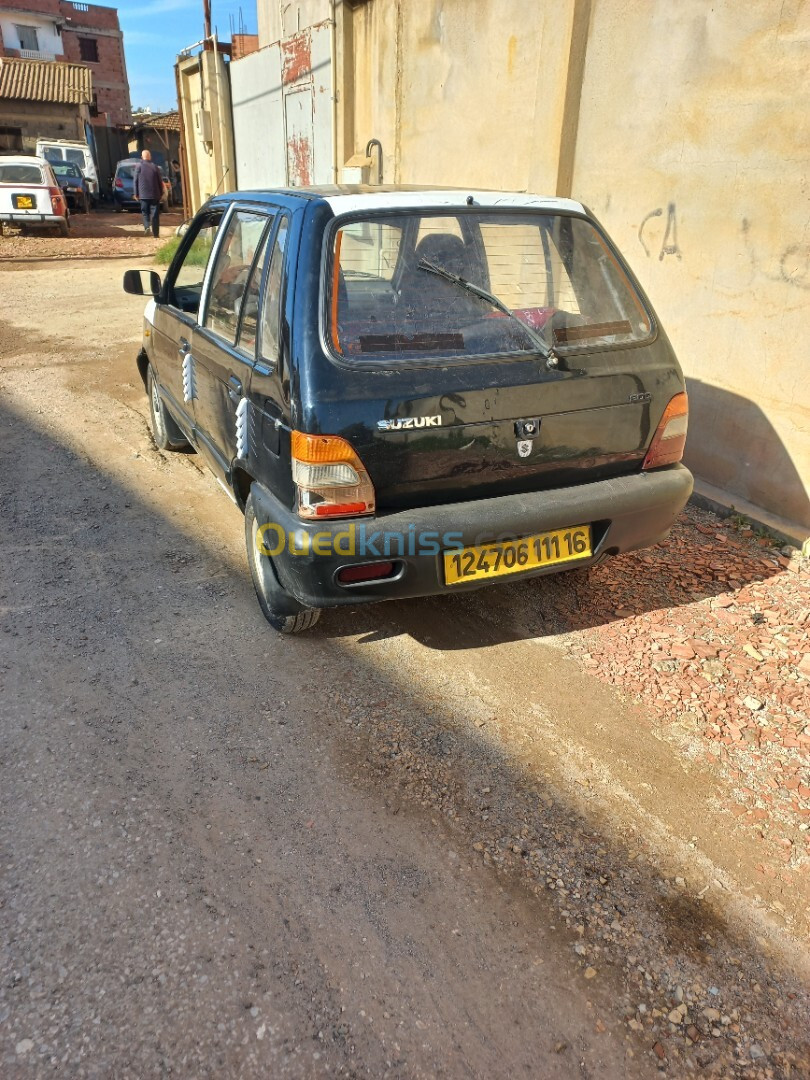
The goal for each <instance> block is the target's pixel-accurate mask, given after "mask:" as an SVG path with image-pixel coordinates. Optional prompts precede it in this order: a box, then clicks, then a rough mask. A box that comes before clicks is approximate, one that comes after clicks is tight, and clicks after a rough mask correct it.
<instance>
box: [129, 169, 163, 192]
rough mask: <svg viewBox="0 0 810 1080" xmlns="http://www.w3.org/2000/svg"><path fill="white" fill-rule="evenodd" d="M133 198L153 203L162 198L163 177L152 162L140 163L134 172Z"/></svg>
mask: <svg viewBox="0 0 810 1080" xmlns="http://www.w3.org/2000/svg"><path fill="white" fill-rule="evenodd" d="M135 198H136V199H154V201H155V202H160V200H161V199H162V198H163V177H162V176H161V172H160V169H159V168H158V167H157V165H155V163H154V161H142V162H141V163H140V165H139V166H138V168H137V169H136V170H135Z"/></svg>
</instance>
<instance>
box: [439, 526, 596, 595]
mask: <svg viewBox="0 0 810 1080" xmlns="http://www.w3.org/2000/svg"><path fill="white" fill-rule="evenodd" d="M592 554H593V552H592V550H591V527H590V525H575V526H573V527H572V528H570V529H556V530H555V531H554V532H546V533H537V535H536V536H525V537H524V538H523V539H522V540H502V541H501V542H500V543H498V544H482V545H481V547H468V548H462V549H461V550H460V551H445V552H444V581H445V584H446V585H461V584H463V583H464V582H465V581H480V579H481V578H495V577H504V576H505V575H507V574H519V573H521V572H522V571H524V570H536V569H538V568H540V567H543V566H554V565H555V564H556V563H566V562H576V561H577V560H578V559H587V558H589V557H590V556H591V555H592Z"/></svg>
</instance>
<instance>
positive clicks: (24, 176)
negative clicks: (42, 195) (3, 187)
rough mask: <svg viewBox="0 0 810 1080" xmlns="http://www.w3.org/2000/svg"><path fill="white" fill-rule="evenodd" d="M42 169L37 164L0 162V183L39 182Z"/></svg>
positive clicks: (40, 181)
mask: <svg viewBox="0 0 810 1080" xmlns="http://www.w3.org/2000/svg"><path fill="white" fill-rule="evenodd" d="M41 183H42V169H40V168H39V166H38V165H14V164H12V163H8V164H6V165H3V164H0V184H41Z"/></svg>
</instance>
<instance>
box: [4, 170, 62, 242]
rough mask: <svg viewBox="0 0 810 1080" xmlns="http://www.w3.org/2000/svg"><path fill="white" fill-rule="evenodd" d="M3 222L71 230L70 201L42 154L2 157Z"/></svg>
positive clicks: (27, 226) (24, 226)
mask: <svg viewBox="0 0 810 1080" xmlns="http://www.w3.org/2000/svg"><path fill="white" fill-rule="evenodd" d="M0 222H2V223H3V224H5V223H6V222H8V223H9V224H12V225H21V226H22V227H23V228H25V229H58V230H59V232H60V233H61V234H62V236H67V235H68V232H69V231H70V215H69V213H68V207H67V201H66V199H65V195H64V192H63V191H62V189H61V187H60V186H59V183H58V181H57V179H56V177H55V176H54V174H53V169H52V168H51V166H50V165H49V164H48V162H47V161H44V160H43V159H42V158H38V157H0Z"/></svg>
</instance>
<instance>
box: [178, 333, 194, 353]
mask: <svg viewBox="0 0 810 1080" xmlns="http://www.w3.org/2000/svg"><path fill="white" fill-rule="evenodd" d="M177 351H178V352H179V353H180V355H181V356H188V354H189V353H190V352H191V346H190V345H189V343H188V342H187V341H186V339H185V338H182V337H181V338H180V347H179V348H178V350H177Z"/></svg>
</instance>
